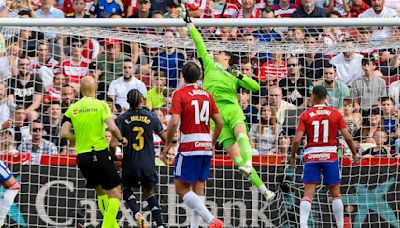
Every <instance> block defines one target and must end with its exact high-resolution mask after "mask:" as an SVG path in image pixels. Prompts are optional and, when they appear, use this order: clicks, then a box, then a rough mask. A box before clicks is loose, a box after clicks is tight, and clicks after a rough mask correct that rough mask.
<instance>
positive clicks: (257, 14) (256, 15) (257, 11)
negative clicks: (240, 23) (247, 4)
mask: <svg viewBox="0 0 400 228" xmlns="http://www.w3.org/2000/svg"><path fill="white" fill-rule="evenodd" d="M238 17H239V18H244V15H243V9H242V10H240V12H239V16H238ZM261 17H262V15H261V10H260V9H258V8H256V7H254V9H253V11H252V12H251V15H250V17H247V18H261Z"/></svg>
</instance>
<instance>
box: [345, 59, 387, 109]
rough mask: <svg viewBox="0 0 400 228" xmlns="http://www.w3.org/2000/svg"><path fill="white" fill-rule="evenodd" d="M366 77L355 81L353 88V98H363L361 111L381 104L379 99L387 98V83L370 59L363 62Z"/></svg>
mask: <svg viewBox="0 0 400 228" xmlns="http://www.w3.org/2000/svg"><path fill="white" fill-rule="evenodd" d="M362 67H363V71H364V75H363V77H362V78H360V79H357V80H355V81H353V83H352V86H351V97H352V98H358V97H360V98H361V109H363V110H367V109H369V108H370V107H371V106H372V105H375V104H379V99H380V97H382V96H386V82H385V80H383V79H382V78H381V77H379V76H378V73H380V72H379V71H378V72H376V71H375V69H376V65H375V62H374V61H373V60H371V59H369V58H364V59H363V60H362Z"/></svg>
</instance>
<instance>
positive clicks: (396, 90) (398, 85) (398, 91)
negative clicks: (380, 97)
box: [389, 80, 400, 109]
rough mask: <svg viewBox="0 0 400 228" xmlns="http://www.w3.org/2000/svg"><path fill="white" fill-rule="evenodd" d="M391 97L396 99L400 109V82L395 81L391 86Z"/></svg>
mask: <svg viewBox="0 0 400 228" xmlns="http://www.w3.org/2000/svg"><path fill="white" fill-rule="evenodd" d="M389 96H391V97H393V98H394V100H395V103H396V107H397V108H398V109H400V80H398V81H394V82H392V84H390V86H389Z"/></svg>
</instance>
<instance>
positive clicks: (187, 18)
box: [183, 10, 192, 24]
mask: <svg viewBox="0 0 400 228" xmlns="http://www.w3.org/2000/svg"><path fill="white" fill-rule="evenodd" d="M183 20H184V21H185V22H186V24H188V23H190V22H192V18H190V15H189V11H188V10H186V13H185V17H184V18H183Z"/></svg>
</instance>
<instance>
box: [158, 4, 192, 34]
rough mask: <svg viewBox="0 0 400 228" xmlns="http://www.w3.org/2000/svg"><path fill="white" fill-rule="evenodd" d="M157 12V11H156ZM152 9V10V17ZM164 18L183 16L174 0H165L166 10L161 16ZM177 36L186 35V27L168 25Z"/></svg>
mask: <svg viewBox="0 0 400 228" xmlns="http://www.w3.org/2000/svg"><path fill="white" fill-rule="evenodd" d="M156 12H159V11H156ZM154 13H155V12H154V11H153V12H152V14H153V17H154ZM162 17H164V18H183V13H182V9H181V6H180V5H176V4H175V2H174V0H167V12H166V13H165V14H164V15H163V16H162ZM168 29H169V30H171V31H173V32H174V33H175V35H176V36H178V37H186V31H187V29H186V28H182V27H169V28H168Z"/></svg>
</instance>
